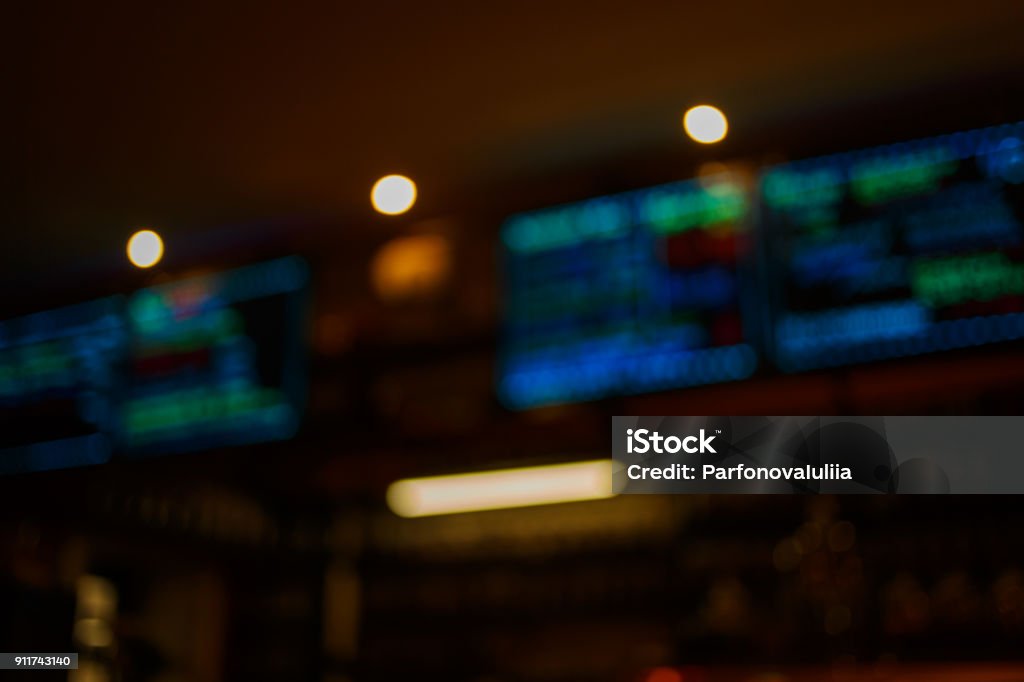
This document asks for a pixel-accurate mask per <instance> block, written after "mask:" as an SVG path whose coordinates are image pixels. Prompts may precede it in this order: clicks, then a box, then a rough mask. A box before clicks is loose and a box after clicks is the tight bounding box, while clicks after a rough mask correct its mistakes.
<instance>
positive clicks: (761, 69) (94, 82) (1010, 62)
mask: <svg viewBox="0 0 1024 682" xmlns="http://www.w3.org/2000/svg"><path fill="white" fill-rule="evenodd" d="M22 11H23V12H25V13H26V14H25V15H24V16H23V17H22V18H23V19H24V21H23V24H22V26H23V30H19V31H17V33H18V34H19V35H17V36H14V42H13V43H11V45H12V46H13V48H14V49H13V58H14V62H13V63H15V64H17V65H18V69H17V74H16V78H15V83H14V89H15V97H14V98H13V99H12V100H9V101H8V105H7V106H8V107H11V106H14V107H16V110H17V112H16V113H17V118H16V121H15V124H14V127H15V131H16V135H15V145H14V156H13V159H14V163H13V164H12V168H11V170H12V171H13V173H14V177H15V181H14V182H12V183H9V185H8V186H9V187H11V188H12V191H10V192H9V196H8V197H7V200H6V202H5V203H6V205H7V207H8V211H9V217H8V225H6V226H5V227H4V235H5V236H4V247H5V248H3V249H2V251H3V252H4V256H5V257H4V262H5V266H6V268H7V269H11V268H14V269H17V268H19V267H20V268H27V267H32V268H37V269H42V270H48V269H51V268H56V267H58V266H59V265H60V264H61V263H66V262H67V261H68V260H69V259H70V258H72V257H82V256H85V257H90V256H91V255H92V254H99V253H106V252H109V251H110V250H111V249H120V248H121V245H122V244H123V240H124V238H125V236H126V235H127V234H128V233H129V232H130V230H131V229H132V228H133V227H134V226H137V225H142V224H150V225H157V226H161V227H163V228H164V229H173V230H187V229H188V228H189V226H208V225H213V224H217V223H218V222H220V221H237V220H246V219H250V218H254V217H259V216H275V215H285V214H295V213H309V214H317V215H323V216H329V217H332V218H336V219H337V220H338V221H339V224H341V225H344V226H345V229H353V230H357V229H365V227H366V225H368V224H372V223H373V221H374V220H375V218H374V217H373V216H372V214H371V212H370V210H369V206H368V202H367V193H368V190H369V187H370V185H371V183H372V182H373V180H374V179H375V178H376V177H377V176H379V175H381V174H383V173H387V172H393V171H399V172H406V173H409V174H411V175H412V176H413V177H414V178H416V179H417V181H418V182H419V185H420V189H421V203H420V205H419V206H418V207H417V209H416V210H417V213H418V214H419V215H421V216H430V215H436V214H440V213H445V212H450V211H457V210H459V208H460V207H461V206H462V205H464V204H465V203H467V202H471V201H475V200H479V198H480V197H482V196H483V197H486V196H489V195H493V194H494V193H495V192H498V191H500V188H501V187H502V186H503V183H508V182H515V181H516V180H517V179H521V178H525V177H530V176H531V175H536V174H538V173H543V172H547V171H548V170H549V169H551V168H553V167H564V166H572V165H573V164H577V165H579V164H588V163H596V162H600V161H601V160H607V159H614V158H616V157H617V155H620V154H623V153H625V152H626V151H630V150H636V149H644V148H657V147H659V146H666V145H668V146H671V145H681V144H685V141H684V140H682V139H681V134H680V130H679V115H680V112H681V111H682V110H683V108H685V107H686V106H687V105H689V104H691V103H694V102H696V101H701V100H709V101H713V102H716V103H721V104H722V105H723V106H724V107H725V108H726V109H727V111H728V113H729V114H730V118H731V121H732V123H733V128H734V130H737V131H742V130H744V129H745V128H746V129H754V128H758V127H764V126H765V125H767V124H768V123H769V122H771V121H773V120H775V121H777V120H780V119H784V118H785V117H787V116H790V115H792V114H794V112H807V111H813V110H814V109H816V108H821V107H824V106H830V105H835V103H837V102H840V103H841V102H856V101H858V99H862V98H864V97H867V96H873V95H876V94H878V93H884V92H895V91H899V90H900V89H903V88H909V87H919V86H920V85H921V84H922V83H936V82H941V81H943V80H944V79H955V78H959V77H964V76H967V75H970V74H973V73H982V72H986V71H991V70H995V69H998V70H1002V71H1006V70H1007V69H1012V68H1015V67H1017V68H1020V67H1024V40H1022V39H1021V28H1022V26H1024V3H1022V2H1019V1H1015V0H1011V1H1008V2H1007V1H1004V2H992V1H984V0H974V1H972V2H955V3H937V2H935V0H927V1H920V0H914V1H901V2H891V1H889V2H855V3H834V2H821V1H819V2H806V1H803V0H801V1H799V2H785V3H778V2H757V1H751V0H740V1H734V2H721V3H710V2H680V1H677V2H654V1H650V0H643V1H635V2H631V3H621V2H618V3H616V2H607V1H605V0H588V1H586V2H557V3H555V2H545V3H533V2H505V1H504V0H501V1H500V2H473V3H446V4H443V5H442V4H438V3H411V2H378V3H345V2H322V3H309V2H298V3H266V2H253V3H237V4H235V5H228V4H226V3H198V4H195V5H192V6H188V7H186V6H184V5H182V4H179V3H138V2H135V3H128V4H123V5H120V6H114V5H109V4H104V3H67V4H66V5H65V6H64V7H62V8H55V7H54V6H52V5H48V6H46V7H45V8H44V7H43V6H42V5H40V6H38V7H35V8H27V9H24V10H22ZM9 159H10V157H9Z"/></svg>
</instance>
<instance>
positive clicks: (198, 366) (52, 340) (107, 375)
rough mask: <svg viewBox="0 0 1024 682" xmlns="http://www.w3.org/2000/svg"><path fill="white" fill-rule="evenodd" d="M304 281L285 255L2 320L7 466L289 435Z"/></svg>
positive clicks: (1, 461)
mask: <svg viewBox="0 0 1024 682" xmlns="http://www.w3.org/2000/svg"><path fill="white" fill-rule="evenodd" d="M307 280H308V273H307V271H306V266H305V264H304V263H303V262H302V261H301V260H299V259H295V258H286V259H281V260H278V261H273V262H270V263H263V264H260V265H254V266H250V267H246V268H242V269H239V270H233V271H230V272H224V273H219V274H214V275H209V276H205V277H199V278H194V279H187V280H183V281H180V282H172V283H169V284H164V285H160V286H157V287H152V288H147V289H142V290H140V291H138V292H136V293H135V294H133V295H132V296H130V297H128V298H127V299H124V298H120V297H118V298H110V299H103V300H100V301H94V302H90V303H85V304H81V305H78V306H74V307H70V308H62V309H59V310H54V311H50V312H45V313H38V314H35V315H31V316H29V317H25V318H21V319H17V320H12V321H9V322H5V323H3V324H0V408H2V411H0V425H2V426H3V431H2V433H0V471H2V472H18V471H32V470H42V469H54V468H64V467H70V466H79V465H84V464H95V463H100V462H104V461H107V460H108V459H109V458H110V455H111V453H112V452H114V453H117V454H126V455H146V454H160V453H164V452H181V451H186V450H195V449H204V448H211V447H217V446H222V445H236V444H241V443H252V442H258V441H266V440H277V439H282V438H287V437H289V436H291V435H292V434H293V433H294V432H295V429H296V428H297V425H298V421H299V417H300V412H301V409H302V405H303V399H304V395H305V382H306V375H305V366H304V363H305V360H304V353H303V346H304V344H303V341H302V329H303V315H304V307H305V296H304V291H305V289H306V283H307Z"/></svg>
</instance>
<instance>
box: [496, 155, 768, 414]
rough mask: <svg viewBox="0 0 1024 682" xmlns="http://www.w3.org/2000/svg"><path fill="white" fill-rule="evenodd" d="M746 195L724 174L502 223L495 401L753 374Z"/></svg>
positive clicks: (564, 398)
mask: <svg viewBox="0 0 1024 682" xmlns="http://www.w3.org/2000/svg"><path fill="white" fill-rule="evenodd" d="M750 203H751V202H750V199H749V195H748V193H747V192H746V191H745V189H744V187H743V183H742V182H740V181H738V180H737V179H736V178H734V177H733V176H730V175H728V174H723V175H720V176H715V177H710V178H702V179H700V180H691V181H686V182H678V183H674V184H668V185H663V186H659V187H653V188H650V189H644V190H638V191H633V192H628V193H625V194H617V195H614V196H607V197H600V198H596V199H591V200H588V201H582V202H579V203H574V204H568V205H564V206H558V207H554V208H548V209H543V210H539V211H535V212H531V213H525V214H520V215H516V216H513V217H511V218H510V219H509V220H508V221H507V222H506V223H505V225H504V226H503V228H502V231H501V239H502V246H503V251H504V265H505V328H504V334H503V342H502V348H501V351H500V360H499V368H498V375H499V376H498V392H499V397H500V398H501V400H502V401H503V402H504V403H505V404H506V405H508V406H509V407H512V408H514V409H518V408H526V407H531V406H536V405H544V404H550V403H558V402H570V401H577V400H589V399H596V398H601V397H604V396H609V395H616V394H625V393H639V392H646V391H654V390H659V389H667V388H674V387H681V386H692V385H697V384H707V383H713V382H720V381H730V380H735V379H742V378H744V377H746V376H749V375H750V374H751V373H752V372H753V371H754V369H755V367H756V364H757V361H756V355H755V352H754V349H753V348H752V347H751V345H749V344H748V342H747V340H746V339H747V333H746V330H745V329H744V325H745V320H744V314H743V313H744V311H743V305H742V301H741V292H743V291H744V290H750V289H751V288H752V287H753V286H754V285H753V284H752V283H750V282H747V281H745V280H746V277H747V270H746V267H745V263H746V256H747V254H748V252H749V251H750V243H749V234H748V231H747V220H748V217H749V210H750Z"/></svg>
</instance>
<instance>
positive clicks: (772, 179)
mask: <svg viewBox="0 0 1024 682" xmlns="http://www.w3.org/2000/svg"><path fill="white" fill-rule="evenodd" d="M761 200H762V213H761V233H760V235H759V236H760V239H759V243H760V248H761V249H762V250H763V253H764V255H765V263H766V264H767V268H768V271H767V277H766V279H767V281H766V284H767V285H769V286H770V289H767V291H769V292H770V296H771V298H770V301H769V304H768V310H769V311H770V314H771V316H772V325H771V327H772V329H773V333H772V334H770V335H769V336H770V337H771V338H769V339H768V340H767V341H768V346H769V349H770V350H771V351H772V355H773V356H774V359H775V363H776V364H777V365H778V366H779V367H780V368H781V369H783V370H784V371H800V370H804V369H811V368H816V367H825V366H832V365H842V364H848V363H855V362H864V361H870V360H875V359H881V358H892V357H899V356H907V355H916V354H920V353H926V352H932V351H939V350H947V349H952V348H960V347H966V346H976V345H980V344H986V343H992V342H997V341H1004V340H1009V339H1016V338H1020V337H1024V124H1021V123H1019V124H1015V125H1007V126H1001V127H996V128H989V129H985V130H978V131H972V132H964V133H957V134H953V135H946V136H943V137H937V138H933V139H927V140H921V141H917V142H910V143H904V144H897V145H891V146H886V147H880V148H877V149H870V150H866V151H858V152H852V153H847V154H842V155H838V156H832V157H826V158H820V159H811V160H807V161H800V162H796V163H791V164H787V165H782V166H776V167H773V168H770V169H769V170H767V171H766V172H765V173H763V175H762V179H761Z"/></svg>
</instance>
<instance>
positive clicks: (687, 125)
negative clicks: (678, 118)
mask: <svg viewBox="0 0 1024 682" xmlns="http://www.w3.org/2000/svg"><path fill="white" fill-rule="evenodd" d="M683 128H684V129H685V130H686V134H687V135H689V136H690V138H691V139H693V140H695V141H697V142H700V143H701V144H712V143H714V142H721V141H722V140H724V139H725V135H726V133H728V132H729V122H728V121H727V120H726V118H725V114H723V113H722V111H721V109H718V108H716V107H713V106H711V105H709V104H701V105H700V106H696V107H692V108H691V109H689V110H687V112H686V114H685V115H684V116H683Z"/></svg>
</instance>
